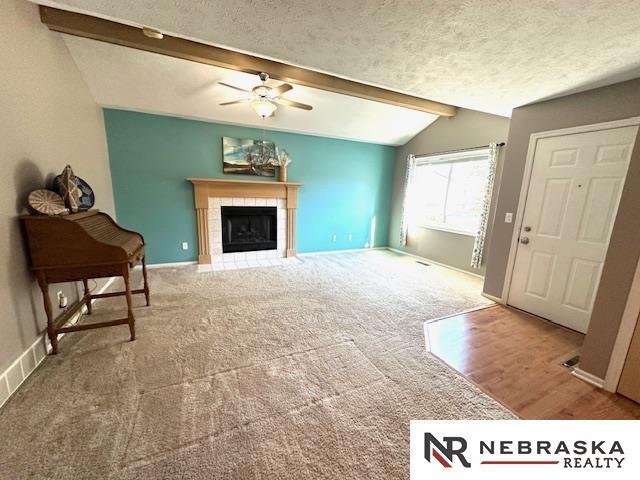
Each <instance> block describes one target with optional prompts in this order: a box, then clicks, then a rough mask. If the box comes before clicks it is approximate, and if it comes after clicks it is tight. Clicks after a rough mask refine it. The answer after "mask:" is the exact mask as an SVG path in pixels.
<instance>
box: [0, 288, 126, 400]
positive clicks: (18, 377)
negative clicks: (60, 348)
mask: <svg viewBox="0 0 640 480" xmlns="http://www.w3.org/2000/svg"><path fill="white" fill-rule="evenodd" d="M114 280H115V277H111V278H109V279H108V280H107V281H106V283H105V284H104V285H103V286H102V287H101V288H99V289H98V290H97V292H96V293H104V292H105V291H106V290H107V288H109V287H110V286H111V284H112V283H113V281H114ZM95 301H97V300H93V302H95ZM93 302H92V303H93ZM86 310H87V307H86V306H84V307H82V309H81V310H80V311H79V312H78V313H76V314H75V315H74V316H73V317H71V319H70V320H69V321H68V322H67V325H74V324H76V323H77V322H78V319H79V318H80V316H81V315H82V314H83V313H85V312H86ZM64 335H65V334H64V333H61V334H60V335H58V338H62V337H64ZM49 352H51V344H50V342H49V337H48V336H47V332H46V331H45V332H43V333H41V334H40V335H38V338H36V340H35V341H34V342H33V343H32V344H31V346H30V347H29V348H27V349H26V350H25V351H24V352H22V354H21V355H20V356H19V357H18V358H17V359H16V360H15V361H14V362H13V363H12V364H11V365H10V366H9V368H7V369H6V370H5V371H4V372H2V373H0V408H2V406H3V405H4V404H5V403H6V402H7V400H9V398H10V397H11V396H12V395H13V394H14V393H15V392H16V391H17V390H18V388H20V386H21V385H22V384H23V383H24V382H25V381H26V380H27V378H29V376H30V375H31V374H32V373H33V372H34V371H35V370H36V368H38V366H39V365H40V364H41V363H42V362H43V361H44V359H45V358H46V357H47V354H48V353H49ZM5 388H6V390H5Z"/></svg>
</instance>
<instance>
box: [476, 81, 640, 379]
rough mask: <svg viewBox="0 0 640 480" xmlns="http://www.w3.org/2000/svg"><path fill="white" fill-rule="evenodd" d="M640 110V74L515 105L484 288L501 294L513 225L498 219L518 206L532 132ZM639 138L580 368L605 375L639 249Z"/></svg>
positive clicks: (627, 114)
mask: <svg viewBox="0 0 640 480" xmlns="http://www.w3.org/2000/svg"><path fill="white" fill-rule="evenodd" d="M638 115H640V79H636V80H631V81H628V82H623V83H618V84H616V85H611V86H609V87H603V88H598V89H595V90H590V91H588V92H583V93H577V94H574V95H569V96H566V97H562V98H557V99H554V100H549V101H546V102H541V103H537V104H533V105H528V106H524V107H520V108H516V109H514V110H513V115H512V117H511V127H510V130H509V139H508V140H507V149H506V152H505V161H504V169H503V172H502V179H501V182H500V189H499V195H498V202H497V207H496V221H495V223H494V227H493V237H492V241H491V244H490V245H489V250H488V257H487V265H488V268H487V271H486V275H485V284H484V291H485V292H486V293H489V294H491V295H495V296H501V294H502V288H503V285H504V281H505V276H506V267H507V260H508V256H509V249H510V246H511V236H512V234H513V224H505V223H504V222H502V219H503V218H504V214H505V213H506V212H514V213H515V211H516V209H517V205H518V197H519V195H520V187H521V184H522V177H523V172H524V164H525V160H526V155H527V149H528V145H529V137H530V135H531V134H532V133H534V132H541V131H545V130H554V129H559V128H567V127H574V126H577V125H588V124H593V123H599V122H606V121H611V120H618V119H622V118H629V117H634V116H638ZM638 205H640V141H636V147H635V149H634V152H633V156H632V159H631V165H630V167H629V172H628V174H627V181H626V183H625V187H624V190H623V193H622V199H621V202H620V207H619V210H618V215H617V217H616V221H615V224H614V228H613V232H612V235H611V241H610V245H609V250H608V252H607V256H606V260H605V267H604V269H603V272H602V279H601V282H600V287H599V290H598V294H597V296H596V300H595V304H594V309H593V314H592V317H591V323H590V326H589V330H588V332H587V336H586V338H585V342H584V346H583V349H582V362H581V365H580V367H581V368H582V369H584V370H586V371H588V372H589V373H592V374H594V375H596V376H598V377H604V375H605V373H606V369H607V366H608V364H609V358H610V356H611V351H612V348H613V344H614V342H615V338H616V335H617V333H618V328H619V326H620V320H621V317H622V311H623V309H624V305H625V302H626V298H627V295H628V292H629V287H630V285H631V281H632V278H633V273H634V270H635V266H636V263H637V260H638V255H639V254H640V208H639V207H638Z"/></svg>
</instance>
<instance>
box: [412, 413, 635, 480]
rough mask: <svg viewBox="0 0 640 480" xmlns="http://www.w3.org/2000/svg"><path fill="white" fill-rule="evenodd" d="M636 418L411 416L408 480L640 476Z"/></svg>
mask: <svg viewBox="0 0 640 480" xmlns="http://www.w3.org/2000/svg"><path fill="white" fill-rule="evenodd" d="M638 472H640V421H637V420H628V421H627V420H624V421H616V420H611V421H609V420H598V421H577V420H570V421H569V420H567V421H532V420H527V421H522V420H500V421H490V420H485V421H462V420H458V421H451V420H442V421H440V420H437V421H425V420H412V421H411V480H418V479H434V480H437V479H440V478H455V479H456V480H463V479H466V478H474V479H485V478H486V479H492V480H499V479H501V478H505V479H506V478H509V479H513V478H514V476H516V475H517V478H518V480H525V479H528V478H531V479H533V478H535V479H539V478H540V477H541V476H543V475H552V477H553V478H554V479H555V478H571V476H572V475H573V476H575V477H576V478H578V477H579V478H580V479H581V480H585V479H588V478H591V477H593V478H599V479H603V478H604V479H610V478H612V479H626V478H634V479H636V478H638Z"/></svg>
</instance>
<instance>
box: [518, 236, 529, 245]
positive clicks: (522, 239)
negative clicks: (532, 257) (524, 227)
mask: <svg viewBox="0 0 640 480" xmlns="http://www.w3.org/2000/svg"><path fill="white" fill-rule="evenodd" d="M520 243H522V244H523V245H526V244H527V243H529V237H522V238H521V239H520Z"/></svg>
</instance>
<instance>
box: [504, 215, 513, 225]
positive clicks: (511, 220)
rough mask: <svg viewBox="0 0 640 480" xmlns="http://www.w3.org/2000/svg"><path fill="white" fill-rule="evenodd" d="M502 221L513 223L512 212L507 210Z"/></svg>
mask: <svg viewBox="0 0 640 480" xmlns="http://www.w3.org/2000/svg"><path fill="white" fill-rule="evenodd" d="M504 223H513V213H511V212H507V213H505V214H504Z"/></svg>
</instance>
